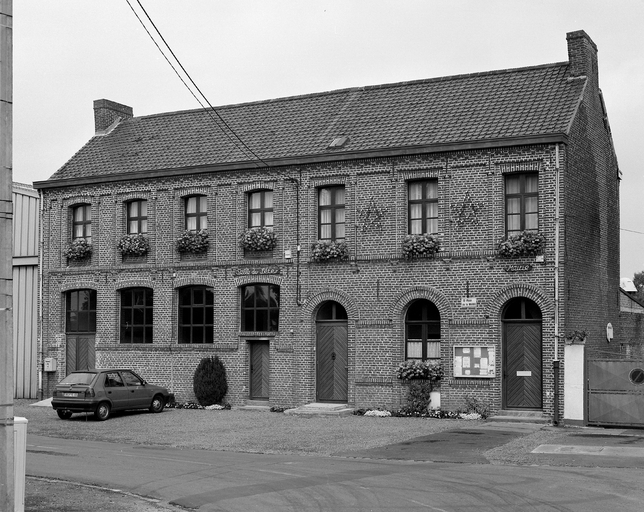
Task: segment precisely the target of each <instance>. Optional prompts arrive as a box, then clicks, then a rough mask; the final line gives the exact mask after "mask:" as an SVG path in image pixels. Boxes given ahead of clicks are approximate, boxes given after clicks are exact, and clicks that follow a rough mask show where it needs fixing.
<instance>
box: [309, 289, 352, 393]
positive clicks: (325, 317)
mask: <svg viewBox="0 0 644 512" xmlns="http://www.w3.org/2000/svg"><path fill="white" fill-rule="evenodd" d="M315 326H316V346H317V349H316V352H317V359H316V363H317V370H316V374H317V379H316V380H317V382H316V400H317V401H318V402H346V401H347V399H348V367H349V366H348V364H349V363H348V327H347V312H346V310H345V309H344V308H343V307H342V305H341V304H339V303H337V302H334V301H328V302H325V303H324V304H322V306H321V307H320V309H319V310H318V314H317V317H316V322H315Z"/></svg>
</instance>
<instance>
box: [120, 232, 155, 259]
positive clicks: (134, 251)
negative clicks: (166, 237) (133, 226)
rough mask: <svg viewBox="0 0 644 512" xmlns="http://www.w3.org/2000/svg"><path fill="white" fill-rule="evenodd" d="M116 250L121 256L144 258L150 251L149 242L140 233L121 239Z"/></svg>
mask: <svg viewBox="0 0 644 512" xmlns="http://www.w3.org/2000/svg"><path fill="white" fill-rule="evenodd" d="M117 248H118V250H119V252H120V253H121V255H123V256H145V255H146V254H147V253H148V251H149V250H150V241H149V240H148V237H147V236H145V235H143V234H142V233H134V234H131V235H125V236H123V237H121V239H120V240H119V243H118V245H117Z"/></svg>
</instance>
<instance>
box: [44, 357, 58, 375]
mask: <svg viewBox="0 0 644 512" xmlns="http://www.w3.org/2000/svg"><path fill="white" fill-rule="evenodd" d="M45 371H46V372H55V371H56V358H55V357H45Z"/></svg>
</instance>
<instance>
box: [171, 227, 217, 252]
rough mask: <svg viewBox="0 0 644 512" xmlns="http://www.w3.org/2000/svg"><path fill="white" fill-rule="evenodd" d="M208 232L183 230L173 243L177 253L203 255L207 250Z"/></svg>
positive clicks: (203, 230)
mask: <svg viewBox="0 0 644 512" xmlns="http://www.w3.org/2000/svg"><path fill="white" fill-rule="evenodd" d="M208 245H209V241H208V231H207V230H205V229H202V230H200V231H191V230H189V229H187V230H185V231H184V232H183V233H182V234H181V236H180V237H179V238H177V240H176V241H175V246H176V248H177V251H179V253H181V254H203V253H205V252H206V251H207V250H208Z"/></svg>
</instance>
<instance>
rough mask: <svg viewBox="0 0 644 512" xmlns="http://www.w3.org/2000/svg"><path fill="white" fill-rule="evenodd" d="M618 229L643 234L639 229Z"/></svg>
mask: <svg viewBox="0 0 644 512" xmlns="http://www.w3.org/2000/svg"><path fill="white" fill-rule="evenodd" d="M619 229H620V231H628V232H629V233H637V234H638V235H644V233H643V232H641V231H635V230H634V229H626V228H619Z"/></svg>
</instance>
